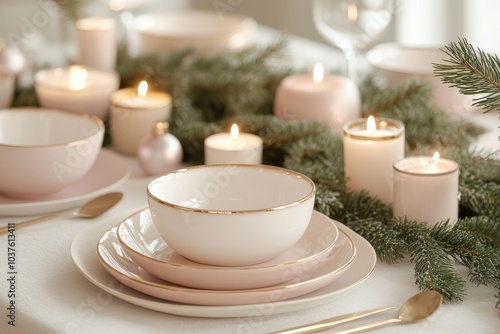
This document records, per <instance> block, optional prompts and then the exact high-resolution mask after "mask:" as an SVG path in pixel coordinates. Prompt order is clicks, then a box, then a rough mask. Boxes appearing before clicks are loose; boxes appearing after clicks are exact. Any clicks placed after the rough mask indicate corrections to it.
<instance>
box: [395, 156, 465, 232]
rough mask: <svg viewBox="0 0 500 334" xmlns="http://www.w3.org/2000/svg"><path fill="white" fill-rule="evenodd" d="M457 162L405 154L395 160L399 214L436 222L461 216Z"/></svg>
mask: <svg viewBox="0 0 500 334" xmlns="http://www.w3.org/2000/svg"><path fill="white" fill-rule="evenodd" d="M458 176H459V169H458V164H457V163H456V162H455V161H452V160H449V159H442V158H436V154H435V155H434V156H433V157H430V156H413V157H407V158H404V159H402V160H400V161H398V162H396V163H395V164H394V203H393V213H394V217H396V218H404V217H406V219H408V220H412V221H413V220H415V221H418V222H425V223H427V224H429V225H434V224H436V223H438V222H441V221H445V220H450V222H451V223H455V222H456V221H457V219H458V194H459V192H458Z"/></svg>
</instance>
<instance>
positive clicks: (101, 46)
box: [76, 17, 117, 70]
mask: <svg viewBox="0 0 500 334" xmlns="http://www.w3.org/2000/svg"><path fill="white" fill-rule="evenodd" d="M115 35H116V33H115V21H114V20H113V19H112V18H110V17H87V18H82V19H79V20H77V21H76V40H77V47H78V56H77V63H78V64H81V65H87V66H91V67H95V68H99V69H104V70H111V69H113V68H114V67H115V65H116V49H117V41H116V36H115Z"/></svg>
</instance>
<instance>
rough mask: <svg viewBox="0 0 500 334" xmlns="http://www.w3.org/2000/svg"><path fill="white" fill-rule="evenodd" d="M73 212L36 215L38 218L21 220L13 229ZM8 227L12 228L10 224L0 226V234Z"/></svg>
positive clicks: (5, 231) (69, 214) (66, 215)
mask: <svg viewBox="0 0 500 334" xmlns="http://www.w3.org/2000/svg"><path fill="white" fill-rule="evenodd" d="M73 214H74V213H73V212H59V213H55V214H52V215H48V216H43V217H38V218H34V219H30V220H26V221H23V222H20V223H17V224H15V227H14V229H16V230H18V229H20V228H22V227H26V226H30V225H33V224H36V223H41V222H44V221H46V220H50V219H55V218H62V217H68V216H71V215H73ZM9 228H12V225H10V226H9V225H7V226H4V227H2V228H0V234H4V233H7V231H8V230H9Z"/></svg>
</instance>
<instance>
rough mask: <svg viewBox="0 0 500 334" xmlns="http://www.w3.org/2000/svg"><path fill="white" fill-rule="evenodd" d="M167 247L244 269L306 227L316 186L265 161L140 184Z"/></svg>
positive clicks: (289, 243) (203, 168) (182, 172)
mask: <svg viewBox="0 0 500 334" xmlns="http://www.w3.org/2000/svg"><path fill="white" fill-rule="evenodd" d="M147 195H148V203H149V208H150V211H151V216H152V218H153V222H154V224H155V226H156V228H157V230H158V232H159V233H160V235H161V236H162V238H163V239H164V240H165V241H166V242H167V244H168V245H169V246H170V247H171V248H172V249H174V250H175V251H176V252H178V253H179V254H181V255H182V256H184V257H186V258H188V259H190V260H192V261H195V262H200V263H204V264H210V265H219V266H247V265H253V264H257V263H262V262H265V261H268V260H269V259H272V258H273V257H275V256H277V255H279V254H281V253H282V252H284V251H285V250H287V249H288V248H290V247H292V246H293V245H294V244H295V243H296V242H297V241H298V240H299V239H300V238H301V237H302V235H303V234H304V232H305V231H306V229H307V227H308V225H309V221H310V219H311V215H312V212H313V206H314V199H315V196H316V187H315V185H314V183H313V182H312V181H311V179H309V178H308V177H306V176H305V175H302V174H300V173H297V172H294V171H291V170H288V169H285V168H279V167H273V166H265V165H202V166H194V167H189V168H185V169H181V170H178V171H174V172H171V173H169V174H166V175H164V176H161V177H159V178H157V179H156V180H154V181H152V182H151V183H150V184H149V185H148V187H147Z"/></svg>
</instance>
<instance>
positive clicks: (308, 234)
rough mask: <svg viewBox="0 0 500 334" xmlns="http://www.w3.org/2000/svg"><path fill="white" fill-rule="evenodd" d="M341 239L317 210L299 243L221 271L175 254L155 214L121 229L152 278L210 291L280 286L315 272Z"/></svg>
mask: <svg viewBox="0 0 500 334" xmlns="http://www.w3.org/2000/svg"><path fill="white" fill-rule="evenodd" d="M338 236H339V230H338V228H337V226H336V225H335V223H334V222H333V220H331V219H330V218H329V217H327V216H325V215H324V214H322V213H320V212H317V211H314V212H313V214H312V217H311V221H310V222H309V225H308V227H307V230H306V231H305V233H304V235H303V236H302V238H300V240H299V241H298V242H297V243H296V244H295V245H294V246H293V247H291V248H289V249H288V250H286V251H285V252H283V253H282V254H280V255H279V256H277V257H275V258H273V259H271V260H269V261H266V262H264V263H260V264H256V265H252V266H243V267H229V266H228V267H222V266H212V265H207V264H201V263H197V262H194V261H191V260H188V259H186V258H185V257H183V256H181V255H179V254H178V253H176V252H175V251H174V250H173V249H172V248H170V247H169V246H168V244H167V243H166V242H165V241H164V240H163V239H162V238H161V236H160V234H159V232H158V230H157V229H156V226H155V224H154V223H153V220H152V217H151V212H150V211H149V209H144V210H141V211H139V212H136V213H134V214H133V215H131V216H130V217H128V218H127V219H125V220H124V221H123V222H122V223H120V224H119V225H118V229H117V237H118V241H119V242H120V243H121V245H122V246H123V248H124V249H125V251H126V252H127V254H128V255H129V256H130V257H131V258H132V260H133V261H134V262H135V263H137V264H138V265H139V266H141V267H142V268H144V269H145V270H146V271H147V272H149V273H150V274H153V275H154V276H156V277H158V278H161V279H164V280H166V281H169V282H172V283H175V284H180V285H184V286H188V287H192V288H198V289H208V290H241V289H255V288H262V287H266V286H271V285H276V284H279V283H283V282H285V281H288V280H291V279H293V278H294V277H297V276H299V275H304V274H305V273H307V272H309V271H311V270H313V269H314V268H316V266H317V265H318V264H319V263H321V262H322V261H323V259H324V258H325V257H327V256H328V254H329V253H330V251H331V250H332V249H333V246H334V244H335V241H336V240H337V238H338Z"/></svg>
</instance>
